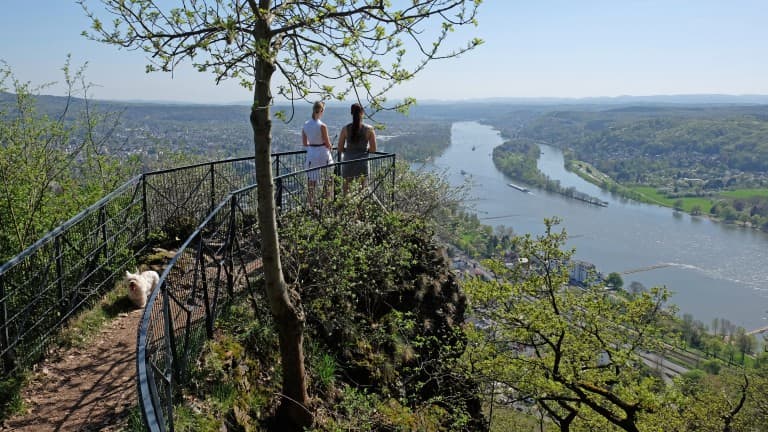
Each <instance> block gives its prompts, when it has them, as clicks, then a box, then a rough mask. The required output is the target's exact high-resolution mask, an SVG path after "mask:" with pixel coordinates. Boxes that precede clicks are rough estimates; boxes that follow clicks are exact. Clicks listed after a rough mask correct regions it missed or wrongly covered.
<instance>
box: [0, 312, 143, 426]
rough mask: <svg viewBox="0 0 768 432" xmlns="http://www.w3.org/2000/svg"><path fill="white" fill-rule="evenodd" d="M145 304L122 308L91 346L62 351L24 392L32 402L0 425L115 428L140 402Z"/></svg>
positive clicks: (26, 400) (40, 368) (124, 421)
mask: <svg viewBox="0 0 768 432" xmlns="http://www.w3.org/2000/svg"><path fill="white" fill-rule="evenodd" d="M141 313H142V310H139V309H137V310H132V311H130V312H127V313H121V314H119V315H118V316H117V317H116V318H114V319H113V320H112V321H110V322H109V323H108V324H106V325H105V327H104V328H103V329H102V330H101V332H100V333H99V334H98V335H97V336H96V337H94V339H93V341H92V342H91V345H90V346H87V347H85V348H73V349H70V350H66V351H61V352H59V353H57V354H56V355H54V356H52V357H51V358H50V359H49V360H47V361H46V362H45V363H43V364H42V365H40V366H39V367H38V371H37V372H36V373H35V374H34V376H33V378H32V380H31V382H30V384H29V385H28V386H27V387H26V388H25V389H24V391H23V392H22V398H23V400H24V403H25V405H26V406H27V407H28V409H27V412H26V413H24V414H23V415H19V416H15V417H13V418H11V419H9V420H6V421H5V422H4V423H3V425H2V427H0V430H2V431H24V432H33V431H34V432H47V431H55V432H68V431H114V430H119V429H121V428H122V427H123V426H124V425H125V424H126V420H127V418H128V416H129V414H130V411H131V409H132V408H134V407H135V406H136V403H137V402H136V331H137V330H136V329H137V325H138V321H139V319H140V318H141Z"/></svg>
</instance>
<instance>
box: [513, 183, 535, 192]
mask: <svg viewBox="0 0 768 432" xmlns="http://www.w3.org/2000/svg"><path fill="white" fill-rule="evenodd" d="M507 185H508V186H509V187H511V188H515V189H517V190H519V191H520V192H530V191H529V190H528V188H524V187H522V186H518V185H516V184H514V183H507Z"/></svg>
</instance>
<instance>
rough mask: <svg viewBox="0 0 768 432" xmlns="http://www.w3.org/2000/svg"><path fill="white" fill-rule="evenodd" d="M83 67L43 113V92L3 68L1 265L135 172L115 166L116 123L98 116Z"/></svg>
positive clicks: (67, 71)
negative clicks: (56, 106) (112, 151)
mask: <svg viewBox="0 0 768 432" xmlns="http://www.w3.org/2000/svg"><path fill="white" fill-rule="evenodd" d="M85 70H86V67H85V65H84V66H82V67H80V68H77V69H74V68H72V67H71V64H70V61H69V58H67V60H66V61H65V63H64V66H63V67H62V72H63V76H64V83H63V84H64V86H65V89H66V91H67V96H66V97H65V98H62V99H61V105H62V106H61V108H60V109H56V110H55V112H54V111H53V110H51V112H50V113H47V112H44V110H42V109H41V107H40V105H39V104H38V103H37V100H36V98H37V96H38V94H39V92H40V91H42V90H44V89H45V88H47V87H48V85H41V86H35V85H33V84H31V83H29V82H23V81H20V80H19V79H18V78H17V77H16V75H15V74H14V73H13V70H12V68H11V67H10V66H9V65H7V64H5V63H0V262H4V261H5V260H6V259H8V258H10V257H12V256H14V255H16V254H18V253H19V252H21V251H22V250H24V249H25V248H26V247H28V246H30V245H31V244H32V243H34V242H35V241H36V240H37V239H39V238H40V237H42V236H43V235H44V234H45V233H46V232H48V231H50V230H52V229H54V228H55V227H56V226H58V225H59V224H61V223H63V222H64V221H66V220H67V219H68V218H70V217H72V216H74V215H75V214H77V212H78V211H80V210H82V209H83V208H85V207H87V206H89V205H91V204H92V203H94V202H95V201H96V200H98V199H99V198H101V197H102V196H104V195H105V194H107V193H109V192H110V191H111V190H112V189H113V188H114V187H116V186H117V185H119V184H120V183H121V182H122V181H123V180H124V179H125V178H126V177H128V175H129V174H131V173H132V172H134V171H137V170H138V165H137V163H136V162H137V160H135V159H134V158H129V159H125V160H122V161H119V162H120V163H118V161H117V160H116V159H115V158H113V157H111V156H109V155H108V154H107V153H106V152H105V149H106V148H107V147H109V145H111V144H110V143H111V142H112V140H113V134H112V132H113V131H114V129H115V127H116V125H117V123H118V120H119V115H118V114H117V113H110V112H100V111H99V110H97V109H96V108H95V107H94V106H93V105H92V102H91V101H90V100H89V98H88V91H89V89H90V84H89V83H88V82H87V80H86V78H85Z"/></svg>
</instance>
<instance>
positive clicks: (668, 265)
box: [619, 263, 672, 275]
mask: <svg viewBox="0 0 768 432" xmlns="http://www.w3.org/2000/svg"><path fill="white" fill-rule="evenodd" d="M664 267H672V264H667V263H661V264H654V265H650V266H645V267H640V268H636V269H630V270H624V271H623V272H619V273H620V274H623V275H628V274H632V273H640V272H646V271H650V270H656V269H660V268H664Z"/></svg>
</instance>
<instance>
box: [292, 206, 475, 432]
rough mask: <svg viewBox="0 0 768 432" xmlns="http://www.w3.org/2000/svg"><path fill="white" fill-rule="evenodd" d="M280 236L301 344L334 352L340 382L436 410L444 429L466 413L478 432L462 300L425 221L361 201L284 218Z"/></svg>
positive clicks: (398, 401) (465, 302)
mask: <svg viewBox="0 0 768 432" xmlns="http://www.w3.org/2000/svg"><path fill="white" fill-rule="evenodd" d="M281 240H282V242H283V243H284V244H286V245H289V246H288V247H286V250H285V251H284V252H285V253H284V254H283V256H284V257H290V258H288V259H286V265H285V268H286V279H287V280H291V281H296V282H295V284H294V289H295V290H296V291H297V293H298V294H299V296H300V298H301V304H302V305H303V308H304V312H305V314H306V334H307V338H308V339H309V340H310V341H313V342H312V343H317V344H318V345H319V348H320V349H321V350H322V351H324V352H327V353H329V354H330V355H332V357H333V359H334V362H335V364H336V365H337V366H338V369H339V373H337V374H336V376H337V377H338V378H337V380H340V381H342V382H343V383H344V384H345V385H348V386H351V387H354V388H359V389H360V390H364V391H366V392H376V393H378V394H379V395H381V397H382V398H383V399H384V400H387V398H391V399H393V400H396V401H397V403H405V404H406V405H408V407H409V408H410V409H411V410H413V411H416V410H423V409H434V410H436V411H438V412H442V413H444V414H441V415H439V416H438V417H439V418H440V421H442V422H444V425H445V426H446V428H447V429H450V427H449V425H451V424H453V422H454V421H457V419H459V418H467V417H468V418H469V419H470V420H469V421H470V423H471V425H470V428H471V429H472V430H483V429H484V425H485V423H484V419H483V416H482V413H481V409H480V408H481V407H480V401H479V399H478V397H477V395H478V393H479V391H478V388H477V384H476V383H475V382H473V381H472V380H471V379H470V378H469V377H467V376H464V375H463V373H462V372H461V369H460V368H458V367H456V366H457V361H458V359H459V358H460V357H461V355H462V354H463V352H464V348H465V344H466V340H465V335H464V332H463V328H462V326H463V324H464V322H465V314H466V311H467V299H466V296H465V295H464V293H463V291H462V289H461V286H460V285H459V283H458V281H457V276H456V275H455V274H454V273H453V272H452V271H451V267H450V264H449V260H448V258H447V255H446V253H445V250H444V249H443V248H442V247H440V246H438V245H437V244H436V243H435V242H434V236H433V233H432V230H431V229H429V226H428V225H427V224H426V223H425V222H423V221H419V220H415V219H414V218H413V217H410V216H408V215H404V214H398V213H396V212H393V213H384V212H382V211H381V209H380V208H369V207H367V206H366V205H365V203H358V204H357V205H356V206H355V207H350V208H346V207H341V208H334V211H333V212H332V213H330V214H328V215H327V216H326V214H324V215H323V216H322V217H319V218H317V219H313V220H310V221H309V222H307V221H306V218H303V219H302V220H298V221H296V222H295V224H294V223H293V221H289V220H284V224H283V228H282V232H281ZM443 401H450V403H446V402H443ZM443 417H445V418H444V419H443Z"/></svg>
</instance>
